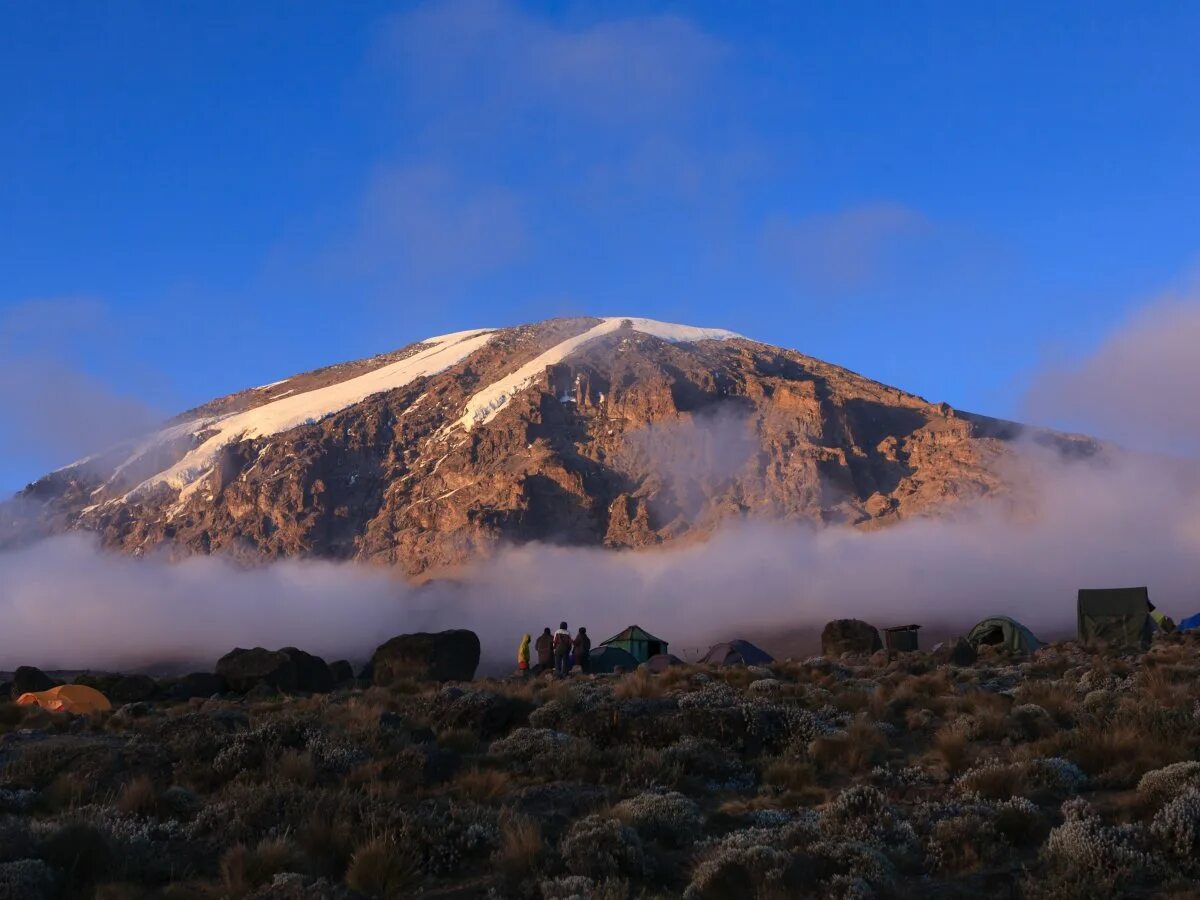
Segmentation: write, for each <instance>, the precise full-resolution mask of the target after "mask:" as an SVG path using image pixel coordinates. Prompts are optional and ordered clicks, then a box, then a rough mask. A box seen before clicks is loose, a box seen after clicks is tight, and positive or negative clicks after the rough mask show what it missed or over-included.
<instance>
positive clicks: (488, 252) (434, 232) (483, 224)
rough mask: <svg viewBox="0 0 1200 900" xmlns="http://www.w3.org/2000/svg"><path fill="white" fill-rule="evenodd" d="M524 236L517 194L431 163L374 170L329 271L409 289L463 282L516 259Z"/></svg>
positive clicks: (524, 242) (525, 243) (525, 239)
mask: <svg viewBox="0 0 1200 900" xmlns="http://www.w3.org/2000/svg"><path fill="white" fill-rule="evenodd" d="M528 243H529V237H528V230H527V227H526V225H525V217H524V212H523V210H522V208H521V202H520V199H519V197H518V195H517V194H516V193H515V192H514V191H512V190H509V189H507V188H504V187H500V186H495V185H483V186H476V185H472V184H468V183H467V182H465V181H464V180H463V179H462V178H460V177H457V176H456V175H455V174H454V173H453V172H452V171H451V170H450V169H449V168H448V167H446V166H443V165H438V164H413V165H397V166H391V167H384V168H380V169H378V170H377V171H376V172H375V173H374V175H373V176H372V177H371V179H370V180H369V182H368V184H367V187H366V189H365V191H364V193H363V198H362V204H361V209H360V213H359V221H358V226H357V229H356V230H355V232H354V233H353V235H352V236H351V237H350V239H349V240H346V241H343V242H340V243H338V244H337V245H336V248H335V250H334V252H333V254H332V262H333V265H334V266H335V267H337V268H341V269H344V270H349V271H350V272H352V273H353V274H356V275H362V276H368V277H370V276H384V277H386V278H392V279H398V280H402V281H403V282H404V283H405V284H407V285H410V286H415V287H426V286H429V285H431V284H437V285H445V284H447V283H458V282H462V281H465V280H469V279H471V278H473V277H475V276H478V275H480V274H483V273H486V272H491V271H494V270H497V269H500V268H503V267H504V266H505V265H507V264H509V263H511V262H513V261H514V260H516V259H518V258H520V256H521V255H522V253H524V252H525V250H526V249H527V247H528Z"/></svg>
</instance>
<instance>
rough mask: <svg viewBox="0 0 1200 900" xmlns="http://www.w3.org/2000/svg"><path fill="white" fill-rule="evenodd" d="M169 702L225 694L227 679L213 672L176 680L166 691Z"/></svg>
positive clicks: (195, 673) (189, 675)
mask: <svg viewBox="0 0 1200 900" xmlns="http://www.w3.org/2000/svg"><path fill="white" fill-rule="evenodd" d="M165 693H166V696H167V699H169V700H191V699H192V698H194V697H211V696H212V695H213V694H223V693H225V679H224V678H222V677H221V676H220V675H215V674H213V673H212V672H192V673H190V674H188V675H184V676H183V677H181V678H178V679H176V680H175V681H174V682H173V683H172V684H170V685H169V686H168V687H167V689H166V692H165Z"/></svg>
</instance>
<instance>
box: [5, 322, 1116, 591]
mask: <svg viewBox="0 0 1200 900" xmlns="http://www.w3.org/2000/svg"><path fill="white" fill-rule="evenodd" d="M1019 432H1020V427H1019V426H1016V425H1013V424H1011V423H1004V422H999V421H996V420H992V419H987V418H984V417H980V416H973V415H969V414H965V413H960V412H958V411H956V410H953V409H951V408H949V407H948V406H946V405H945V404H933V403H928V402H926V401H925V400H923V399H921V398H920V397H916V396H913V395H911V394H906V393H904V392H903V391H899V390H896V389H894V388H890V387H887V386H885V385H881V384H878V383H876V382H873V381H870V380H868V379H866V378H863V377H860V376H858V375H856V374H854V373H852V372H849V371H847V370H845V369H841V368H838V367H837V366H832V365H828V364H826V363H823V362H820V361H819V360H816V359H812V358H810V357H806V356H803V355H801V354H799V353H796V352H794V351H791V350H784V349H780V348H778V347H773V346H770V345H767V344H762V343H758V342H756V341H752V340H748V339H745V338H742V337H739V336H736V335H732V334H730V333H728V332H720V331H716V330H712V329H695V328H688V327H684V326H672V325H667V324H665V323H657V322H650V321H648V320H640V319H589V318H581V319H556V320H551V321H547V322H543V323H540V324H537V325H530V326H524V327H518V328H508V329H500V330H485V331H477V332H462V333H459V334H455V335H445V336H441V337H438V338H431V339H430V340H429V341H426V342H424V343H421V344H415V345H412V346H410V347H406V348H403V349H402V350H399V351H396V352H395V353H391V354H386V355H384V356H380V357H376V358H373V359H369V360H363V361H359V362H354V363H347V364H344V365H340V366H332V367H329V368H326V369H321V370H317V371H314V372H310V373H307V374H303V375H298V376H295V377H292V378H289V379H286V380H285V381H283V382H279V383H276V384H273V385H267V386H264V387H262V388H256V389H254V390H250V391H244V392H241V393H239V394H235V395H232V396H229V397H225V398H221V399H219V400H215V401H213V402H211V403H209V404H206V405H205V406H203V407H200V408H198V409H196V410H192V411H191V412H189V413H186V414H184V415H182V416H180V417H178V418H176V419H175V420H173V421H172V422H170V423H168V424H167V426H166V427H164V429H163V430H162V431H160V432H158V433H157V434H155V435H151V436H148V437H147V438H146V439H144V440H142V441H139V442H135V443H133V444H131V445H128V446H124V447H119V448H114V449H113V450H110V451H108V452H106V453H104V454H101V455H99V456H97V457H93V458H91V459H89V460H86V461H83V462H81V463H77V464H75V465H73V466H70V467H67V468H66V469H62V470H60V471H58V472H54V473H52V474H50V475H47V476H46V477H45V478H43V479H41V480H40V481H38V482H36V483H35V484H32V485H30V486H29V487H28V488H27V489H26V490H25V491H24V492H23V493H22V495H21V496H20V497H19V498H18V502H19V503H20V504H21V508H22V510H23V511H24V512H25V513H27V514H28V515H27V517H26V518H25V519H23V520H22V522H23V524H22V529H21V530H22V531H23V532H27V530H28V528H29V527H30V524H29V523H30V521H31V519H32V520H36V528H37V529H40V530H41V531H51V532H53V531H61V530H66V529H87V530H91V531H95V532H97V533H98V534H99V535H100V538H101V540H102V541H103V543H104V544H105V545H107V546H110V547H113V548H119V549H121V550H124V551H127V552H131V553H141V552H144V551H148V550H151V549H154V548H160V547H165V548H167V549H168V550H169V551H170V552H172V553H175V554H187V553H211V552H217V551H220V552H223V553H229V554H233V555H235V556H237V557H240V558H243V559H248V560H253V559H270V558H275V557H282V556H320V557H330V558H354V559H361V560H370V561H376V562H381V563H389V564H396V565H399V566H401V567H402V568H403V569H404V570H405V571H407V572H409V573H411V574H418V573H428V572H432V571H436V570H437V569H440V568H442V567H446V566H451V565H454V564H457V563H460V562H463V561H465V560H467V559H470V558H472V557H475V556H477V555H480V554H484V553H486V552H487V551H488V550H489V548H491V547H493V546H494V545H495V544H496V543H497V542H500V541H511V542H524V541H533V540H538V541H550V542H560V543H569V544H580V545H590V546H606V547H613V548H626V547H647V546H651V545H655V544H659V543H663V542H667V541H674V540H681V539H687V538H689V537H695V536H703V535H704V534H706V533H708V532H710V531H711V530H712V529H713V528H714V527H715V526H716V525H717V524H718V523H720V522H721V521H722V520H725V519H728V518H729V517H733V516H748V517H764V518H770V519H784V520H792V521H806V522H811V523H813V524H814V525H815V526H822V525H828V524H834V523H837V524H848V525H854V526H859V527H877V526H881V525H886V524H887V523H889V522H893V521H896V520H898V519H902V518H905V517H912V516H923V515H931V514H937V513H939V512H940V511H943V510H944V509H946V508H947V507H948V506H949V505H951V504H955V503H958V502H961V501H964V500H971V499H976V498H979V497H983V496H986V495H996V496H1000V497H1003V496H1008V495H1010V494H1011V491H1012V488H1013V485H1012V484H1011V483H1010V481H1011V479H1006V477H1005V476H1004V475H1003V474H1002V473H1004V472H1005V466H1004V465H1003V462H1004V461H1005V460H1006V459H1009V458H1010V457H1011V456H1012V455H1013V449H1012V446H1013V445H1012V441H1013V439H1014V438H1015V437H1016V436H1017V435H1018V433H1019ZM1042 439H1043V440H1048V441H1052V442H1055V443H1056V444H1057V445H1058V446H1059V447H1060V449H1061V450H1062V451H1063V452H1068V453H1081V454H1086V453H1090V452H1093V450H1094V447H1093V446H1092V445H1091V443H1090V442H1088V441H1086V440H1084V439H1074V438H1065V437H1059V436H1044V435H1043V436H1042ZM13 509H15V507H13ZM6 518H7V519H9V520H10V521H11V520H14V519H15V514H14V515H10V516H7V517H6ZM10 537H11V536H10Z"/></svg>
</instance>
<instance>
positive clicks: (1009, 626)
mask: <svg viewBox="0 0 1200 900" xmlns="http://www.w3.org/2000/svg"><path fill="white" fill-rule="evenodd" d="M967 643H968V644H970V645H971V646H972V647H975V648H977V649H978V648H979V647H981V646H989V647H1002V648H1003V649H1005V650H1012V651H1014V652H1016V653H1032V652H1033V651H1034V650H1036V649H1038V648H1039V647H1040V646H1042V642H1041V641H1039V640H1038V639H1037V638H1036V637H1035V636H1034V634H1033V632H1032V631H1030V630H1029V629H1028V628H1026V627H1025V626H1024V625H1022V624H1021V623H1020V622H1018V621H1017V620H1016V619H1010V618H1009V617H1008V616H989V617H988V618H986V619H984V620H983V621H982V622H980V623H979V624H978V625H976V626H975V627H974V628H972V629H971V630H970V631H969V632H968V633H967Z"/></svg>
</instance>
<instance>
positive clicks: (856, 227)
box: [763, 203, 934, 290]
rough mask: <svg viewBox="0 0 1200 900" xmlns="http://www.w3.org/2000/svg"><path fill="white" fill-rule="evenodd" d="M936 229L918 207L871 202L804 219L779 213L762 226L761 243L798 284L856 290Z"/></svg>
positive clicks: (880, 276) (899, 260) (885, 274)
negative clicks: (916, 208)
mask: <svg viewBox="0 0 1200 900" xmlns="http://www.w3.org/2000/svg"><path fill="white" fill-rule="evenodd" d="M933 232H934V226H933V224H932V223H931V222H930V220H929V219H928V218H926V217H925V216H924V215H923V214H922V213H921V212H919V211H917V210H915V209H912V208H911V207H908V206H905V205H903V204H899V203H869V204H864V205H861V206H852V207H849V208H846V209H842V210H838V211H837V212H833V213H822V214H817V215H812V216H807V217H803V218H798V219H797V218H788V217H782V216H778V217H775V218H772V219H770V220H769V221H768V222H767V223H766V225H765V227H764V230H763V243H764V247H765V249H766V251H767V253H768V255H769V256H770V257H771V259H772V260H774V261H775V262H776V263H777V264H779V265H780V266H782V267H784V268H785V269H786V270H788V271H789V272H791V273H792V274H793V275H794V276H795V277H796V278H797V279H798V280H799V281H800V282H801V283H802V284H804V285H806V286H809V287H814V288H817V289H820V290H854V289H858V288H862V287H865V286H869V285H871V284H874V283H876V282H878V281H880V280H882V279H885V278H887V277H888V276H889V275H891V274H892V273H893V272H894V271H895V270H896V269H897V268H898V267H900V266H901V265H902V264H903V262H904V260H903V257H904V256H905V255H906V254H908V253H911V252H912V250H913V249H914V247H915V246H916V245H917V244H918V243H919V242H920V241H921V240H922V239H925V238H927V237H929V236H930V235H931V234H932V233H933Z"/></svg>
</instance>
